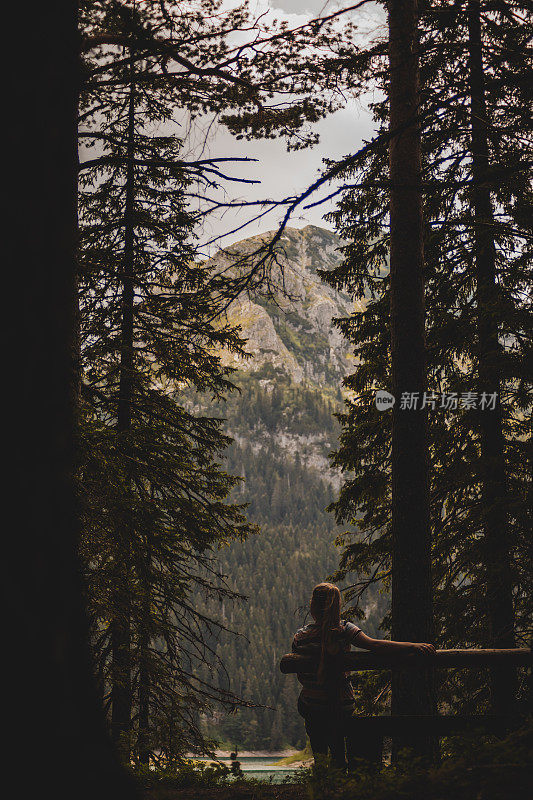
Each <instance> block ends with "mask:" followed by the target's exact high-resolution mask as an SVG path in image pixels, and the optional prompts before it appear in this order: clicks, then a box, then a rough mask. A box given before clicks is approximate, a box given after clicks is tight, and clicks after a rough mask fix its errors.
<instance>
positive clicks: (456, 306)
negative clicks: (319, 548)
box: [325, 4, 531, 710]
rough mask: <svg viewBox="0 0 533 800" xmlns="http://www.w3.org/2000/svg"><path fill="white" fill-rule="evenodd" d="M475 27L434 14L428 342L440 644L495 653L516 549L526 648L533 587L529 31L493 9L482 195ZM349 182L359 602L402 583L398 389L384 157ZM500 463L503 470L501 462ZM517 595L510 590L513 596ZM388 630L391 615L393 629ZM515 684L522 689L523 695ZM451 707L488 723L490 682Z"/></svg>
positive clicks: (464, 690) (426, 169)
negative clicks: (491, 438) (485, 273)
mask: <svg viewBox="0 0 533 800" xmlns="http://www.w3.org/2000/svg"><path fill="white" fill-rule="evenodd" d="M515 12H516V13H515ZM471 13H472V9H470V15H471ZM509 14H511V17H513V19H514V23H513V24H511V22H510V19H509ZM468 19H469V15H468V13H467V8H466V7H465V6H463V5H461V4H455V5H454V6H453V7H450V8H448V9H443V8H442V7H441V6H440V5H434V4H426V5H425V6H424V7H423V8H422V16H421V86H422V105H421V129H422V183H423V190H424V217H425V265H426V266H425V284H426V339H427V357H428V391H430V392H434V393H435V398H434V399H433V400H432V401H431V403H432V404H430V405H429V414H428V422H429V431H428V433H429V454H430V466H431V469H430V501H431V526H432V531H433V543H434V544H433V580H434V586H435V591H436V596H435V598H436V602H435V611H436V628H437V637H438V641H439V642H440V643H441V645H442V646H459V645H462V646H468V645H470V646H472V645H477V646H489V645H490V644H491V643H493V642H494V641H496V640H495V638H494V637H493V634H491V631H490V629H491V627H493V622H492V620H491V616H493V615H492V613H491V612H489V606H488V602H487V600H488V592H490V588H489V583H490V571H491V566H490V565H491V564H494V557H495V555H496V554H497V553H500V555H502V554H503V556H504V558H503V559H502V560H500V564H501V565H504V564H505V551H507V552H509V554H510V570H509V571H507V575H508V578H507V579H506V580H507V581H508V580H509V578H510V581H511V584H512V592H513V598H514V614H515V626H516V631H517V633H518V635H519V636H522V637H527V631H528V622H527V619H528V614H529V609H530V602H529V600H528V595H529V596H530V588H529V587H531V572H530V559H529V558H528V557H527V555H526V553H527V530H528V528H529V526H530V520H529V518H528V510H527V494H528V491H529V488H528V487H529V486H530V477H529V475H528V474H527V469H526V468H525V461H524V459H525V452H526V449H527V446H528V445H527V439H528V436H529V434H528V425H529V420H528V417H529V416H530V410H531V401H530V394H529V393H528V390H529V387H530V383H528V377H527V370H526V364H527V358H528V352H530V351H529V346H528V344H527V337H526V335H525V331H526V329H527V317H528V308H527V306H528V301H527V289H526V287H527V284H528V282H530V276H529V274H528V266H527V265H528V259H529V252H528V244H527V242H528V228H529V221H528V219H527V213H526V211H525V209H526V208H527V207H528V204H529V203H530V189H529V187H528V182H527V163H528V156H527V149H526V147H525V144H524V140H523V136H522V133H523V131H524V125H525V123H526V119H527V112H526V107H527V100H526V93H525V85H524V82H523V78H522V75H521V71H520V64H521V63H522V62H523V59H524V53H525V48H526V26H525V23H524V18H523V15H521V13H520V8H519V5H518V4H517V5H516V6H514V11H511V10H509V8H507V9H505V10H504V9H495V8H492V7H490V8H489V7H488V5H487V6H484V5H483V4H482V6H481V20H482V26H481V41H482V49H483V58H484V61H483V67H484V79H485V104H486V116H483V115H482V118H481V120H480V119H478V123H480V124H481V125H485V130H486V138H487V141H488V147H489V162H488V174H487V171H486V173H485V179H484V182H483V185H482V186H480V185H479V174H476V175H474V158H473V153H472V149H473V148H472V132H473V131H472V124H471V123H472V116H471V107H472V95H473V92H472V88H471V79H470V80H469V76H470V70H469V32H468ZM470 21H471V22H472V20H471V18H470ZM502 54H505V56H502ZM372 59H373V72H374V74H381V75H382V79H383V80H385V79H386V72H385V65H384V64H383V45H382V43H380V42H377V43H376V45H375V47H374V49H373V51H372ZM471 60H472V56H471V55H470V61H471ZM478 64H479V62H478ZM374 113H375V119H376V123H377V125H378V127H379V129H380V130H381V131H382V132H383V134H385V131H386V126H387V123H388V110H387V107H386V105H385V103H383V102H378V103H376V104H375V106H374ZM476 118H478V115H477V113H476ZM483 120H485V122H483ZM485 123H486V124H485ZM476 149H477V148H476ZM486 166H487V165H486ZM345 180H346V183H347V184H348V186H347V189H346V191H345V193H344V196H343V198H342V200H341V201H340V203H339V206H338V211H337V212H336V214H335V215H333V216H334V219H335V220H336V223H337V226H338V230H339V232H340V233H341V234H342V236H343V238H344V239H345V240H347V241H348V244H347V246H346V247H345V249H344V252H345V262H344V264H343V265H341V266H340V267H339V269H338V270H336V271H335V272H333V273H330V275H329V276H328V275H326V276H325V277H326V278H327V279H328V280H330V281H331V282H332V283H333V284H334V285H336V286H337V287H339V288H341V287H345V288H348V289H349V290H350V291H351V292H352V293H353V294H354V296H355V297H357V298H363V297H365V298H366V300H365V309H364V311H363V312H361V313H357V314H354V315H353V316H352V317H351V318H350V319H347V320H345V321H343V322H342V329H343V331H344V333H345V335H347V336H348V338H349V339H350V340H351V341H352V342H353V344H354V347H355V354H356V357H357V358H358V361H359V366H358V370H357V372H356V373H355V374H354V375H353V376H352V377H350V378H349V380H348V381H347V382H346V383H347V387H348V388H349V389H350V390H351V391H352V392H353V395H352V398H353V399H352V400H350V401H349V402H348V403H347V407H346V412H345V414H344V415H343V416H342V418H341V421H342V423H343V433H342V435H341V440H340V447H339V449H338V451H337V454H336V456H335V460H336V463H338V464H339V465H340V466H342V467H343V469H345V470H347V471H349V472H352V471H353V473H354V474H353V478H351V479H350V480H349V481H347V482H346V483H345V484H344V487H343V489H342V490H341V494H340V497H339V499H338V501H337V502H336V503H335V512H336V515H337V519H338V521H339V522H341V523H342V522H345V521H348V520H350V521H354V522H356V524H357V526H358V529H359V533H358V534H357V536H356V537H353V538H351V537H349V536H347V537H346V538H345V543H346V547H345V550H344V554H343V557H342V560H341V565H340V569H339V573H338V577H339V578H340V577H342V576H346V575H347V574H348V573H349V572H356V573H358V575H359V577H358V579H357V582H356V583H355V584H354V585H353V587H352V590H351V597H352V599H355V600H356V599H357V597H358V596H359V595H360V593H361V592H363V591H365V589H366V587H367V586H369V585H371V584H372V583H374V582H379V583H381V584H384V585H385V586H386V587H387V586H389V585H390V568H391V540H390V522H389V519H390V441H391V439H390V437H391V427H390V415H388V414H385V413H380V412H378V411H377V410H376V408H375V406H374V403H373V398H374V393H375V391H376V389H378V388H387V389H389V390H390V386H391V384H390V374H389V362H390V352H389V342H388V341H387V335H386V331H387V326H388V303H389V285H388V284H389V281H388V276H387V270H386V263H387V258H388V253H389V233H388V224H389V222H388V218H387V192H388V181H389V174H388V164H387V160H386V154H385V152H384V149H383V148H379V147H376V148H374V149H373V150H372V151H369V152H368V154H367V156H366V159H365V161H364V163H363V164H362V165H361V166H360V167H358V168H357V169H356V168H355V167H351V168H350V169H347V170H346V171H345ZM487 190H488V192H489V193H490V197H491V200H492V203H493V224H491V225H489V226H487V225H484V224H482V223H481V224H480V217H479V216H478V218H477V219H476V214H475V208H476V197H477V198H479V197H480V194H483V193H485V202H486V194H487ZM489 234H490V237H491V239H492V245H490V243H489V242H488V240H487V237H488V235H489ZM480 238H481V240H482V241H485V246H486V247H488V248H489V251H490V250H491V248H492V251H493V253H494V258H495V262H494V272H493V284H492V287H493V288H492V289H490V288H489V294H490V297H489V298H487V296H486V292H485V294H483V291H482V293H481V295H480V294H479V291H478V290H479V287H480V277H481V276H480V275H479V273H478V271H477V270H478V268H479V261H478V258H477V256H478V255H479V252H480V251H479V249H478V248H479V247H480ZM481 320H485V322H484V323H482V325H487V322H488V321H490V325H491V326H492V333H491V334H490V335H489V333H488V332H487V331H486V330H484V329H483V330H480V328H479V323H480V321H481ZM494 326H496V328H495V327H494ZM495 329H496V330H497V344H496V345H495V340H494V330H495ZM487 337H488V338H487ZM491 337H492V338H491ZM491 343H492V344H491ZM495 347H496V350H497V353H496V350H494V348H495ZM486 348H489V351H490V349H491V348H492V352H493V357H491V358H490V359H489V362H491V363H492V369H493V370H494V371H493V373H492V374H493V379H494V375H495V374H497V375H498V376H499V377H498V381H499V385H500V391H499V395H500V408H501V415H502V433H503V437H504V438H503V453H504V458H505V473H506V499H504V502H503V504H501V503H500V501H497V502H495V501H496V499H497V497H498V496H501V495H499V492H500V490H498V492H495V493H494V495H493V497H492V498H488V497H487V493H486V492H485V491H483V488H482V487H483V482H484V479H483V475H482V471H481V470H480V466H482V464H483V459H484V456H483V449H484V448H483V438H484V437H483V435H482V433H481V431H482V429H483V428H484V426H485V425H490V426H493V427H494V426H495V427H496V429H497V426H498V423H497V419H496V417H497V415H498V412H496V417H494V416H492V417H491V415H490V409H488V408H486V406H487V397H485V398H484V400H483V403H484V406H485V407H483V406H481V402H482V397H483V394H482V392H483V391H485V394H486V395H487V394H489V395H490V393H487V392H486V390H482V389H481V374H482V370H483V367H482V365H480V361H479V356H480V353H481V354H482V353H483V352H486ZM476 390H479V392H478V395H477V398H478V401H479V407H478V409H477V410H476V409H473V408H469V407H468V402H467V400H468V396H469V395H468V392H470V393H472V392H473V391H476ZM443 396H444V402H443V400H442V398H443ZM397 402H398V399H397ZM484 414H485V415H487V416H485V417H483V415H484ZM491 420H492V422H491ZM496 438H497V437H496ZM500 453H501V451H500ZM492 463H493V466H494V467H495V466H496V464H497V460H496V461H493V462H492ZM500 466H501V462H500ZM500 475H501V472H500ZM499 485H500V487H501V486H502V484H501V483H500V484H499ZM498 506H499V510H498ZM504 509H505V514H507V524H506V525H503V524H502V526H501V528H500V529H499V531H498V533H497V535H495V536H494V537H493V539H492V542H491V543H490V544H489V545H488V547H487V544H488V543H487V539H486V537H485V532H486V531H487V518H488V515H489V514H491V512H494V511H497V512H498V513H499V514H502V513H503V511H504ZM502 519H503V518H502ZM489 529H490V528H489ZM505 529H507V531H508V538H507V542H506V535H505ZM506 570H507V568H506V567H505V566H501V567H500V568H499V569H498V570H497V572H496V573H493V575H495V574H498V573H499V576H500V577H499V580H501V579H502V576H503V575H504V574H505V572H506ZM493 580H494V578H493ZM507 587H508V584H507ZM506 592H508V588H507V589H506V590H505V592H503V597H504V596H505V594H506ZM507 596H508V595H507ZM505 608H507V612H505V614H506V619H507V622H506V627H507V630H508V632H509V630H510V628H509V603H508V602H507V603H505V602H503V603H502V604H501V606H500V609H499V611H500V612H501V611H502V610H503V609H505ZM389 624H390V618H389V617H388V616H386V617H385V619H384V625H385V626H386V627H387V626H388V625H389ZM503 627H504V626H503V624H502V625H501V629H502V630H503ZM499 641H500V642H501V641H503V639H500V640H499ZM507 641H511V640H510V639H507ZM508 685H509V686H512V681H510V682H509V684H508ZM441 697H442V698H443V699H444V698H445V699H446V700H447V701H448V702H451V703H454V704H456V705H457V706H462V707H463V708H465V709H467V708H471V709H478V710H480V709H483V708H485V707H486V703H487V699H488V698H487V686H486V684H485V682H484V680H483V679H482V678H481V677H480V676H478V675H476V676H466V675H465V676H462V677H461V680H453V679H452V678H451V676H449V680H448V682H447V684H446V685H445V686H443V687H442V688H441ZM494 700H496V697H494Z"/></svg>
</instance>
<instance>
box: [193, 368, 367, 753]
mask: <svg viewBox="0 0 533 800" xmlns="http://www.w3.org/2000/svg"><path fill="white" fill-rule="evenodd" d="M267 375H268V376H269V377H265V376H267ZM264 381H267V383H264ZM237 382H238V385H239V387H240V390H241V391H240V392H239V393H234V394H233V395H232V396H230V397H229V398H228V400H227V402H226V403H225V405H224V407H223V408H222V407H221V408H220V409H219V413H221V414H223V415H224V416H225V418H226V427H227V430H229V431H230V432H231V433H232V435H233V436H234V437H235V439H236V441H235V442H234V443H233V444H232V445H231V447H230V448H229V449H228V451H227V457H226V462H225V463H226V466H227V469H228V471H229V472H231V473H234V474H238V475H242V476H244V478H245V481H244V482H243V483H242V484H240V485H239V486H238V487H236V488H235V489H234V493H233V497H234V498H235V500H237V501H238V502H239V503H241V502H243V503H247V504H248V510H247V516H248V518H249V519H250V521H252V522H254V523H257V524H258V525H260V526H261V533H260V535H259V536H251V537H249V538H248V539H247V540H246V541H245V542H242V543H234V544H232V545H231V547H229V548H224V549H222V550H221V551H220V553H219V559H220V568H221V570H222V571H223V572H224V573H225V574H226V575H227V576H228V582H229V585H230V587H231V588H232V589H233V590H234V591H235V592H239V593H241V594H244V595H246V596H247V600H246V602H245V603H242V602H227V601H224V603H223V604H222V605H221V606H219V609H216V608H215V606H214V605H209V604H208V606H207V607H208V609H209V613H210V614H212V615H215V614H216V613H217V611H218V614H219V618H220V619H221V620H222V621H223V622H224V624H225V625H226V626H227V627H228V628H230V629H231V630H234V631H238V632H240V633H241V634H243V635H241V636H239V637H236V638H235V637H231V636H229V635H226V636H220V637H219V639H218V640H217V642H216V644H213V646H214V648H215V650H216V653H217V655H218V656H219V657H220V660H221V661H222V662H223V663H224V665H225V667H226V670H227V676H226V675H224V674H222V673H221V674H220V678H219V679H220V685H221V686H223V687H225V688H231V689H232V690H233V691H234V692H235V693H236V694H238V695H239V696H240V697H243V698H245V699H246V700H249V701H251V702H253V703H256V704H259V705H262V706H265V708H257V709H254V708H250V709H247V708H241V709H239V710H236V711H235V713H233V714H231V715H226V716H224V715H221V714H216V715H214V716H211V717H209V716H207V717H206V718H205V726H206V728H205V730H206V732H207V733H208V734H209V736H211V737H213V738H217V739H219V741H220V740H222V741H223V742H224V743H225V745H227V747H228V748H232V747H235V746H238V747H239V748H241V749H242V748H245V749H254V750H260V749H267V750H273V749H279V748H284V747H287V746H297V747H298V746H299V747H303V745H304V743H305V732H304V726H303V721H302V719H301V718H300V717H299V716H298V714H297V711H296V703H297V697H298V694H299V684H298V683H297V681H296V680H295V679H294V677H293V676H283V675H281V673H280V672H279V668H278V663H279V660H280V658H281V656H282V655H283V654H284V653H285V652H287V651H288V650H289V649H290V645H291V641H292V637H293V635H294V632H295V630H296V629H297V628H298V627H300V625H302V624H304V621H305V619H306V615H307V612H308V602H309V598H310V595H311V591H312V588H313V586H314V585H315V584H316V583H318V582H319V581H320V580H324V579H325V578H326V577H327V576H328V575H329V574H330V573H331V572H332V571H333V570H334V569H335V567H336V565H337V559H338V555H337V550H336V547H335V543H334V541H335V536H336V532H337V531H336V529H335V525H334V522H333V520H332V518H331V515H329V514H327V513H326V512H325V509H326V507H327V506H328V504H329V503H331V501H332V499H333V496H334V490H333V487H332V486H331V484H330V483H329V482H327V481H326V480H324V478H323V477H322V476H321V475H320V473H319V471H318V470H317V468H316V467H312V466H308V465H306V464H305V452H304V450H305V439H306V437H318V438H319V439H320V437H322V439H323V440H324V442H323V452H324V456H325V455H326V454H327V452H328V450H329V448H330V445H331V442H332V441H333V440H334V436H335V433H336V427H337V426H336V422H335V419H334V418H333V417H332V415H331V411H332V408H334V407H335V406H334V405H333V403H334V401H333V400H332V399H330V398H328V397H327V396H326V397H324V395H323V393H322V391H320V390H318V389H317V388H316V387H315V388H313V387H311V386H309V385H298V386H296V385H294V384H292V383H290V381H289V379H288V378H287V376H282V375H275V374H273V373H272V371H271V368H268V369H266V370H261V371H259V372H252V373H246V374H241V375H239V376H238V379H237ZM289 433H290V434H291V435H292V436H294V437H295V438H294V445H293V447H291V450H290V452H287V450H286V449H284V448H283V447H282V446H281V441H282V437H283V436H284V435H287V434H289ZM198 600H199V601H200V600H201V597H200V596H199V597H198ZM378 609H379V602H377V600H376V602H373V600H372V598H370V597H369V598H367V611H368V614H367V619H366V621H365V629H366V630H368V631H369V633H371V634H372V633H375V632H376V628H377V624H378V619H379V611H378ZM203 670H204V671H203V672H201V675H204V674H205V677H206V678H207V676H208V672H207V671H206V667H205V666H204V667H203Z"/></svg>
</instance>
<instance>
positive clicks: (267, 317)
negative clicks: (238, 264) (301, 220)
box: [213, 225, 356, 488]
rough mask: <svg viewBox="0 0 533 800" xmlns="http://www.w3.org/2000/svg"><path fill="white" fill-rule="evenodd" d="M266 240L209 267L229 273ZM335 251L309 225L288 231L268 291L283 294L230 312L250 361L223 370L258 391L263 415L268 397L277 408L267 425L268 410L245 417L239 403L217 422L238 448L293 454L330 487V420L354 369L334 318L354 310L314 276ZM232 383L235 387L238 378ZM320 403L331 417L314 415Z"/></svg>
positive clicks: (233, 359) (328, 236)
mask: <svg viewBox="0 0 533 800" xmlns="http://www.w3.org/2000/svg"><path fill="white" fill-rule="evenodd" d="M271 236H272V233H266V234H263V235H261V236H255V237H252V238H250V239H245V240H244V241H242V242H239V243H237V244H236V245H232V246H231V248H230V251H231V255H228V254H226V253H222V252H221V253H219V254H218V255H217V256H215V258H214V259H213V261H214V265H215V267H217V268H224V269H226V268H228V267H229V268H231V264H232V263H234V262H235V260H236V256H238V257H240V256H243V255H248V254H251V253H253V252H255V251H256V250H257V248H258V247H259V245H261V244H262V243H263V242H264V241H266V240H268V238H269V237H271ZM341 244H342V242H341V240H340V239H339V237H337V236H336V235H335V234H334V233H331V232H330V231H327V230H323V229H321V228H317V227H314V226H312V225H308V226H307V227H306V228H303V229H296V228H289V229H287V230H286V231H285V233H284V236H283V238H282V240H281V242H280V246H281V252H280V255H279V259H278V260H279V267H276V268H275V269H274V270H273V273H272V276H271V277H272V283H273V285H274V287H276V286H278V287H281V286H282V287H283V291H278V292H274V296H271V295H269V294H266V293H264V292H263V293H261V292H259V291H256V292H250V294H249V295H245V296H241V297H239V298H238V300H236V301H235V302H234V303H232V305H231V306H230V308H229V309H228V317H229V320H230V322H232V323H234V324H238V325H239V326H240V328H241V330H242V333H243V337H244V338H245V339H246V340H247V345H246V350H247V352H248V353H249V354H250V357H249V358H246V359H244V358H242V357H239V356H235V355H234V354H231V353H226V354H224V356H223V358H224V361H225V363H226V364H230V365H231V366H234V367H236V368H237V369H238V370H239V372H240V373H241V375H242V379H241V380H242V381H243V382H244V384H245V385H246V386H248V387H249V386H250V385H253V386H256V387H257V391H259V392H260V393H262V394H263V395H265V396H267V399H266V400H265V402H264V404H263V406H262V407H263V408H269V400H268V396H269V395H270V396H271V397H272V403H273V404H274V405H275V406H276V408H277V415H276V416H275V421H274V422H273V417H272V412H271V411H269V412H268V413H267V412H266V411H264V410H263V415H262V414H261V412H260V411H257V413H256V412H255V411H254V414H250V413H247V412H246V410H245V409H243V407H242V405H239V402H238V401H234V402H235V403H236V405H232V404H230V406H229V407H228V408H227V409H226V410H225V411H224V412H223V414H222V415H223V416H225V417H226V419H227V430H228V433H230V434H231V435H232V436H233V437H234V439H235V442H236V445H237V446H238V447H249V448H251V450H252V451H253V452H254V453H256V454H261V457H262V458H264V457H266V456H265V454H266V453H270V454H271V455H270V456H267V457H272V458H281V459H288V460H290V459H294V458H295V456H296V454H298V457H299V458H300V460H301V462H302V463H304V464H305V465H306V466H307V467H308V468H311V469H314V470H316V471H318V472H319V474H320V476H321V477H322V479H323V480H326V481H327V482H329V483H331V484H332V485H333V486H334V487H336V488H338V486H339V484H340V475H339V474H338V473H334V472H333V471H332V470H331V469H330V466H329V458H328V456H329V453H330V452H331V451H332V450H333V449H334V448H335V446H336V437H337V433H338V430H337V424H336V422H335V420H334V418H333V417H332V413H333V411H334V410H335V409H338V408H339V406H340V404H341V400H340V398H341V395H340V389H341V385H342V379H343V377H344V376H345V375H347V374H348V373H350V372H353V370H354V369H355V366H356V365H355V361H354V359H353V356H352V355H351V353H350V347H349V344H348V342H347V341H346V340H345V339H344V338H343V336H342V334H341V333H340V331H339V329H338V328H337V327H336V326H335V324H334V319H335V318H336V317H345V316H347V315H349V314H350V313H351V312H352V311H353V310H356V309H354V306H353V303H352V302H351V299H350V298H349V297H348V295H346V294H342V293H339V292H336V291H335V290H334V289H332V288H330V287H329V286H327V285H326V284H325V283H324V282H323V281H322V280H321V278H320V277H319V275H318V274H317V270H318V269H326V270H327V269H332V268H334V267H335V266H336V265H337V264H338V263H339V262H340V260H341V258H342V254H341V253H340V251H339V247H340V246H341ZM236 380H237V383H239V377H238V373H237V376H236ZM291 387H292V388H291ZM274 398H276V399H274ZM310 398H311V399H310ZM313 398H314V399H313ZM242 402H245V401H244V399H243V400H242ZM324 402H326V403H329V405H328V408H329V409H330V411H329V412H327V413H326V414H325V415H324V414H323V413H322V415H321V413H319V410H318V409H319V407H323V405H322V406H320V404H321V403H322V404H323V403H324ZM280 404H281V407H279V406H280ZM254 408H255V407H254ZM274 453H276V454H277V455H274Z"/></svg>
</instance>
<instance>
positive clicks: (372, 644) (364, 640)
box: [352, 631, 435, 655]
mask: <svg viewBox="0 0 533 800" xmlns="http://www.w3.org/2000/svg"><path fill="white" fill-rule="evenodd" d="M352 642H353V644H354V645H355V646H356V647H362V648H363V650H371V651H372V652H373V653H383V654H387V653H391V654H392V653H415V652H420V653H427V654H428V655H431V654H432V653H434V652H435V646H434V645H432V644H425V643H424V642H391V641H389V640H388V639H371V638H370V636H367V635H366V633H363V631H358V633H356V634H355V636H354V637H353V639H352Z"/></svg>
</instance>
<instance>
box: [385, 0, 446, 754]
mask: <svg viewBox="0 0 533 800" xmlns="http://www.w3.org/2000/svg"><path fill="white" fill-rule="evenodd" d="M388 22H389V41H388V50H389V84H388V87H389V89H388V99H389V128H390V137H391V138H390V144H389V171H390V201H389V214H390V337H391V379H392V380H391V385H392V393H393V395H394V397H395V398H396V403H395V404H394V407H393V409H392V462H391V474H392V519H391V531H392V636H393V638H394V639H396V640H398V641H423V642H425V641H431V640H432V639H433V614H432V585H431V528H430V519H429V481H428V457H427V444H428V443H427V435H426V428H427V409H426V408H425V407H424V405H423V404H422V403H420V404H418V405H417V406H415V407H410V406H409V405H406V406H403V404H402V403H401V398H403V397H404V396H407V395H410V394H411V393H416V396H417V397H423V396H424V393H425V391H426V389H427V382H426V354H425V330H424V323H425V315H424V277H423V268H424V243H423V235H424V231H423V222H422V174H421V170H422V163H421V142H420V123H419V111H420V91H419V89H420V87H419V81H420V77H419V66H418V59H419V41H418V7H417V0H391V2H389V4H388ZM432 683H433V681H432V674H431V670H430V669H421V670H413V671H412V672H409V671H397V672H395V673H394V674H393V682H392V713H393V714H431V713H432V711H433V710H434V704H435V703H434V693H433V685H432ZM426 743H427V737H425V736H422V737H420V735H419V734H409V735H407V734H406V735H404V736H402V737H400V738H399V739H398V741H397V742H396V743H395V744H396V746H397V747H401V746H406V745H410V746H415V747H416V750H417V752H419V753H420V752H424V751H425V750H427V745H426ZM430 744H431V743H430Z"/></svg>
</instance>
